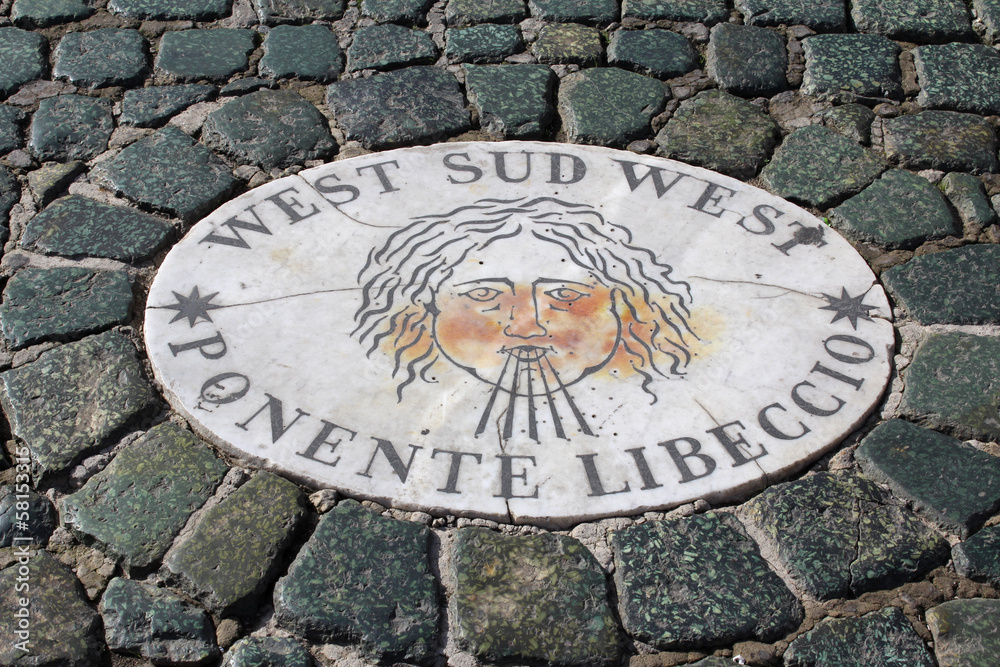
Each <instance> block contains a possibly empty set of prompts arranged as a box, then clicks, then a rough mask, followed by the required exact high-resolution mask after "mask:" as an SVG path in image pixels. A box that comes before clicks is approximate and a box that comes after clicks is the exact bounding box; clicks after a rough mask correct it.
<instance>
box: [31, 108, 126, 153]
mask: <svg viewBox="0 0 1000 667" xmlns="http://www.w3.org/2000/svg"><path fill="white" fill-rule="evenodd" d="M113 130H114V120H113V118H112V117H111V105H110V104H109V103H108V102H107V101H106V100H101V99H95V98H93V97H83V96H81V95H60V96H58V97H49V98H46V99H44V100H42V101H41V102H39V104H38V111H36V112H35V115H34V117H33V118H32V120H31V129H30V131H29V138H28V148H29V149H31V152H32V153H34V155H35V157H37V158H38V159H39V160H41V161H43V162H44V161H47V160H89V159H90V158H93V157H97V156H98V155H100V154H101V153H103V152H104V151H105V150H107V148H108V139H110V138H111V132H112V131H113Z"/></svg>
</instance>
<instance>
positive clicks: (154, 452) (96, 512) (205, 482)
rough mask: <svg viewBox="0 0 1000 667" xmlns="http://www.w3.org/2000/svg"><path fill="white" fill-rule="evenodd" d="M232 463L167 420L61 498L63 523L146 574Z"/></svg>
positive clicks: (78, 534) (132, 567)
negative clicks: (79, 486) (79, 487)
mask: <svg viewBox="0 0 1000 667" xmlns="http://www.w3.org/2000/svg"><path fill="white" fill-rule="evenodd" d="M228 469H229V468H228V467H227V466H226V464H224V463H223V462H222V461H220V460H218V459H217V458H216V457H215V455H214V454H212V451H211V450H210V449H209V448H208V447H207V446H205V444H204V443H203V442H201V441H200V440H199V439H198V438H196V437H195V436H194V435H192V434H191V433H190V432H188V431H185V430H184V429H182V428H181V427H179V426H177V425H176V424H173V423H171V422H164V423H163V424H160V425H159V426H155V427H153V428H152V429H150V430H149V431H147V432H146V434H145V435H143V436H142V438H140V439H139V440H137V441H136V442H135V443H133V444H132V445H130V446H129V447H128V448H126V449H124V450H122V451H121V452H120V453H119V454H118V455H117V456H116V457H115V458H114V459H113V460H112V461H111V463H110V464H109V465H108V467H107V468H105V469H104V470H102V471H101V472H99V473H97V474H96V475H95V476H93V477H91V478H90V479H89V480H88V481H87V483H86V484H85V485H84V486H83V488H82V489H80V490H79V491H77V492H76V493H74V494H73V495H70V496H67V497H65V498H63V500H62V516H63V523H64V524H65V525H67V526H68V527H70V528H71V529H72V530H73V532H74V533H76V535H77V536H79V537H80V538H81V539H83V540H85V541H87V542H97V543H98V544H100V545H101V547H102V549H104V550H106V551H109V552H110V553H112V554H114V555H116V556H119V557H121V558H122V560H123V564H124V566H125V567H126V568H128V569H129V570H133V571H140V572H141V571H143V570H145V569H147V568H149V567H150V566H152V565H155V564H156V563H158V562H159V561H160V559H161V558H163V554H165V553H166V552H167V549H168V548H170V545H171V543H172V542H173V540H174V538H175V537H176V536H177V534H178V533H179V532H180V531H181V529H182V528H183V527H184V525H185V524H186V523H187V520H188V517H190V516H191V513H192V512H194V511H195V510H196V509H198V508H199V507H201V506H202V505H204V504H205V501H206V500H208V498H209V497H210V496H211V495H212V493H214V492H215V489H216V487H217V486H218V485H219V483H220V482H221V481H222V478H223V477H224V476H225V474H226V472H227V470H228Z"/></svg>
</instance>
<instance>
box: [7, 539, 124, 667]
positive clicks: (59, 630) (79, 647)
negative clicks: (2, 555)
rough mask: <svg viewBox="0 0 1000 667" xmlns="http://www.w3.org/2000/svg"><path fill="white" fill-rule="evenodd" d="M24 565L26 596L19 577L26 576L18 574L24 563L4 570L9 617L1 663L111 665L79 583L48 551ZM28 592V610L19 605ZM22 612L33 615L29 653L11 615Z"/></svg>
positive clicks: (96, 618)
mask: <svg viewBox="0 0 1000 667" xmlns="http://www.w3.org/2000/svg"><path fill="white" fill-rule="evenodd" d="M15 553H16V552H15ZM22 557H23V556H22ZM25 560H26V561H27V563H26V565H27V567H28V575H27V577H28V584H29V586H30V588H29V590H28V591H23V590H22V591H18V577H19V576H21V577H23V575H21V574H19V572H18V570H19V568H20V567H21V566H22V565H25V563H15V564H14V565H11V566H10V567H8V568H6V569H4V570H2V571H0V605H2V606H3V609H4V610H5V612H6V613H7V615H8V619H7V620H6V621H5V622H4V623H0V663H2V664H4V665H10V666H11V667H41V666H48V665H51V666H58V667H91V666H92V665H99V664H101V661H102V660H107V659H108V657H107V651H106V650H105V649H104V642H102V641H101V617H100V616H99V615H98V614H97V612H96V611H94V610H93V609H91V607H90V605H89V604H87V598H86V596H85V595H84V592H83V587H82V586H81V585H80V581H79V580H78V579H77V578H76V577H75V576H74V575H73V573H72V572H71V571H70V569H69V568H68V567H66V566H65V565H63V564H62V563H60V562H58V561H57V560H56V559H55V558H53V557H52V556H50V555H49V554H48V553H47V552H45V551H41V550H39V551H32V552H31V555H30V556H28V557H27V558H26V559H25ZM21 581H22V582H23V581H24V579H23V578H22V579H21ZM26 592H27V593H30V597H29V598H28V599H29V600H30V606H28V607H23V606H21V604H20V600H21V599H22V598H24V595H25V593H26ZM20 609H26V610H27V611H28V614H29V616H28V627H27V628H26V629H27V630H28V632H29V638H28V640H27V641H26V643H25V644H24V646H25V648H27V649H28V651H27V652H25V651H22V650H21V649H20V648H19V647H18V644H19V643H20V642H21V641H22V638H19V637H18V635H17V634H15V633H16V631H17V630H18V629H19V627H18V626H19V623H18V620H17V619H15V618H14V616H13V615H14V614H16V613H18V611H19V610H20Z"/></svg>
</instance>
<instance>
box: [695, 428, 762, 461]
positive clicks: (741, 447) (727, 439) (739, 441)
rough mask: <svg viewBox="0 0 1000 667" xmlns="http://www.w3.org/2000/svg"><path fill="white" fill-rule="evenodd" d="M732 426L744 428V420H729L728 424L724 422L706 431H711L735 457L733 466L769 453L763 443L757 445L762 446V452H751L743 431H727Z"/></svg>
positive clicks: (730, 454)
mask: <svg viewBox="0 0 1000 667" xmlns="http://www.w3.org/2000/svg"><path fill="white" fill-rule="evenodd" d="M730 426H735V427H736V428H744V426H743V424H742V422H738V421H735V422H729V423H728V424H723V425H722V426H716V427H715V428H710V429H708V431H706V433H711V434H712V435H714V436H715V438H716V440H718V441H719V444H721V445H722V447H723V448H724V449H725V450H726V453H727V454H729V456H730V458H732V459H733V467H737V466H741V465H746V464H747V463H750V462H751V461H756V460H757V459H759V458H760V457H762V456H766V455H767V450H766V449H764V446H763V445H756V446H757V447H759V448H760V452H759V453H758V454H755V455H751V454H750V448H751V447H753V446H754V445H751V444H750V443H749V442H747V441H746V439H745V438H744V437H743V434H742V433H735V434H730V433H728V432H727V431H726V429H727V428H729V427H730Z"/></svg>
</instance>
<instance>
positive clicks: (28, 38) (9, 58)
mask: <svg viewBox="0 0 1000 667" xmlns="http://www.w3.org/2000/svg"><path fill="white" fill-rule="evenodd" d="M46 51H47V44H46V42H45V38H44V37H42V36H41V35H36V34H35V33H33V32H28V31H27V30H21V29H20V28H0V62H2V63H3V64H4V66H3V67H2V68H0V99H3V98H5V97H7V96H8V95H10V94H12V93H13V92H14V91H16V90H17V89H18V88H19V87H20V86H22V85H24V84H26V83H28V82H29V81H34V80H35V79H40V78H42V77H43V76H44V75H45V70H46V69H47V63H48V61H47V59H46V57H45V53H46Z"/></svg>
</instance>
